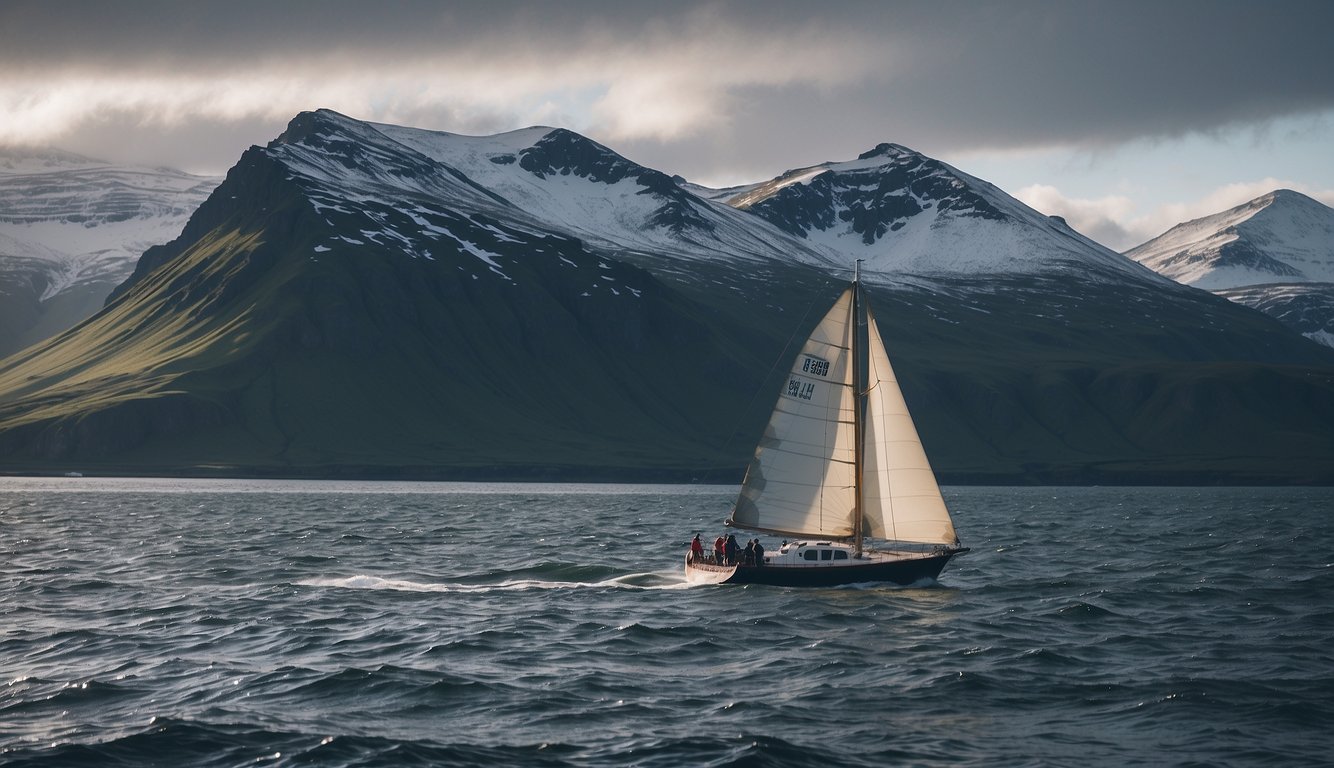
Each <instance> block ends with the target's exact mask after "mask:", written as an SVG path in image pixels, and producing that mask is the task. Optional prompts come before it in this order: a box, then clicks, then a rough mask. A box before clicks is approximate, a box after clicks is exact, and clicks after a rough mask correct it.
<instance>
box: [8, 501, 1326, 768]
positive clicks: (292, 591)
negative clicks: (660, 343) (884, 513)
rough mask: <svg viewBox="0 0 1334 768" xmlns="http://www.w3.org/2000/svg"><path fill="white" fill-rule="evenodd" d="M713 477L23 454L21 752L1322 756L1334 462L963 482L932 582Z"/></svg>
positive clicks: (816, 758) (1183, 761) (112, 759)
mask: <svg viewBox="0 0 1334 768" xmlns="http://www.w3.org/2000/svg"><path fill="white" fill-rule="evenodd" d="M732 494H733V490H732V489H730V488H720V487H697V486H681V487H675V486H592V485H582V486H577V485H468V484H443V483H441V484H388V483H320V482H284V481H266V482H258V481H201V480H128V479H121V480H105V479H94V478H69V479H63V478H62V479H44V480H40V479H4V480H0V638H2V639H0V765H5V766H28V765H42V766H48V765H51V766H54V765H60V766H64V765H73V766H159V765H160V766H257V765H258V766H265V765H275V766H295V765H301V766H307V765H315V766H416V765H479V766H480V765H487V766H497V765H501V766H504V765H518V766H529V765H531V766H820V767H821V768H827V767H828V766H831V765H840V766H884V765H920V766H1081V768H1087V766H1132V765H1149V766H1165V765H1182V766H1206V765H1209V766H1249V765H1274V766H1292V765H1301V766H1310V765H1330V764H1332V763H1334V736H1331V735H1330V732H1331V723H1334V567H1332V566H1331V563H1334V523H1332V522H1331V515H1334V489H1272V488H1210V489H1196V488H1176V489H1142V488H1129V489H1127V488H947V489H946V500H947V501H948V502H949V503H950V506H951V509H952V511H953V513H954V517H955V523H956V525H957V527H958V530H959V532H960V535H961V536H962V538H963V540H964V544H965V545H967V546H970V547H972V552H970V553H968V554H966V555H964V556H962V557H960V558H956V559H955V560H954V561H953V562H952V563H951V564H950V566H949V567H948V568H947V569H946V570H945V572H944V574H942V576H941V577H940V579H939V581H938V582H934V583H930V584H924V585H918V586H914V587H908V588H902V587H899V588H894V587H884V586H860V587H847V588H835V589H801V590H798V589H784V588H774V587H762V586H751V587H717V586H703V587H692V586H687V585H686V584H684V583H683V580H682V573H681V571H682V558H683V555H684V552H685V545H686V542H687V541H688V539H689V538H690V536H691V535H693V534H694V533H695V532H696V531H702V532H704V533H705V534H706V536H712V535H714V534H715V532H720V531H721V530H722V529H721V525H720V523H721V521H722V519H723V518H724V517H725V515H726V513H727V509H728V506H729V504H730V501H731V498H732Z"/></svg>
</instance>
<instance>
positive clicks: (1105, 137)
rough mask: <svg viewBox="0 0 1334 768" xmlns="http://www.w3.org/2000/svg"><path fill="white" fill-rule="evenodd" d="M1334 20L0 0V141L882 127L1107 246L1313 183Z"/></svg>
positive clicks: (216, 153) (668, 147) (979, 7)
mask: <svg viewBox="0 0 1334 768" xmlns="http://www.w3.org/2000/svg"><path fill="white" fill-rule="evenodd" d="M1331 30H1334V2H1330V1H1329V0H1275V1H1271V2H1256V1H1255V0H1249V1H1248V2H1232V1H1231V0H1189V1H1184V0H1183V1H1174V0H1152V1H1149V2H1143V1H1141V0H1107V1H1106V2H1080V1H1079V0H1060V1H1055V0H1053V1H1051V2H1029V1H1027V0H993V1H992V2H977V1H972V0H935V1H933V2H894V1H891V0H886V1H884V2H841V1H836V0H826V1H825V2H820V3H815V2H788V1H786V0H768V1H766V2H678V3H674V2H654V3H647V2H643V3H640V2H633V1H631V0H617V1H614V2H599V1H596V0H594V1H584V0H564V2H556V1H554V0H553V1H552V2H537V1H536V0H529V1H527V2H511V1H509V0H486V1H485V2H453V3H450V2H424V1H422V2H393V1H392V0H379V1H378V2H376V3H367V2H364V1H363V0H356V1H355V2H342V1H341V0H318V1H316V0H309V1H305V0H302V1H292V2H283V0H264V2H251V1H250V0H230V1H229V2H216V3H206V2H181V1H180V0H171V1H170V2H135V1H134V0H120V1H119V2H105V0H99V2H73V1H71V2H59V0H39V1H38V2H26V0H0V145H43V146H57V147H61V148H65V149H68V150H72V151H75V152H80V153H82V154H87V155H91V156H94V157H100V158H103V159H107V160H112V161H118V162H134V163H146V164H154V165H170V166H174V167H178V168H183V169H186V170H190V171H195V172H204V173H219V174H220V173H222V172H223V171H225V170H226V168H228V167H229V166H230V165H231V164H232V163H233V162H234V161H235V160H236V159H237V158H238V157H239V156H240V153H241V152H242V151H243V150H244V149H245V148H246V147H247V146H249V145H251V144H263V143H265V142H267V141H268V140H269V139H272V138H273V137H274V136H276V135H277V134H278V133H280V132H281V131H282V129H283V126H284V125H285V124H286V123H287V121H288V120H290V119H291V118H292V117H293V116H294V115H295V114H296V113H298V112H300V111H302V110H308V109H316V108H320V107H327V108H331V109H335V110H338V111H340V112H343V113H344V114H347V115H350V116H352V117H356V118H361V119H366V120H374V121H379V122H390V123H398V124H403V125H412V126H417V127H422V128H430V129H435V130H444V131H451V132H455V133H468V134H484V133H494V132H498V131H503V130H509V129H513V128H520V127H525V126H529V125H553V126H562V127H568V128H571V129H573V130H576V131H579V132H580V133H583V134H585V135H587V136H590V137H592V138H594V139H596V140H598V141H600V142H602V143H604V144H606V145H608V146H610V147H612V148H613V149H615V150H617V151H618V152H620V153H621V154H624V155H626V156H628V157H630V158H631V159H633V160H636V161H638V162H640V163H643V164H645V165H649V166H652V167H655V168H658V169H660V170H663V171H666V172H668V173H677V174H681V175H682V176H685V177H687V178H689V179H690V180H692V181H697V182H700V183H704V184H709V185H712V186H724V185H727V184H733V183H740V182H748V181H758V180H761V179H767V178H770V177H772V176H774V175H777V174H778V173H781V172H782V171H784V170H787V169H790V168H795V167H800V166H803V165H810V164H814V163H818V162H822V161H825V160H845V159H851V158H853V157H856V156H857V155H858V154H860V153H861V152H863V151H865V150H867V149H869V148H871V147H873V146H875V145H876V144H878V143H880V142H882V141H892V142H896V143H899V144H903V145H906V146H908V147H911V148H913V149H916V150H918V151H921V152H924V153H926V154H928V155H931V156H933V157H936V158H939V159H941V160H944V161H946V162H948V163H951V164H952V165H954V166H956V167H957V168H959V169H961V170H963V171H965V172H968V173H971V174H973V175H975V176H979V177H981V178H984V179H986V180H988V181H991V182H993V183H995V184H997V185H999V186H1000V187H1001V188H1003V189H1005V190H1006V191H1008V192H1010V193H1011V194H1013V195H1015V196H1016V197H1019V198H1020V199H1022V200H1024V201H1025V202H1027V203H1029V204H1030V205H1033V206H1034V207H1037V208H1038V209H1039V210H1042V211H1044V212H1046V213H1053V214H1060V215H1064V216H1065V217H1066V218H1067V219H1068V220H1069V221H1070V223H1071V224H1072V225H1073V226H1075V227H1076V228H1078V229H1080V230H1081V231H1083V232H1084V233H1085V234H1088V235H1089V236H1091V237H1093V238H1095V239H1097V240H1099V241H1101V242H1103V243H1105V244H1106V245H1109V246H1111V247H1113V248H1116V249H1123V248H1126V247H1129V246H1132V245H1136V244H1138V243H1139V242H1142V241H1143V240H1146V239H1148V238H1149V237H1152V236H1154V235H1157V234H1160V233H1161V232H1162V231H1164V230H1165V229H1167V228H1168V227H1169V226H1171V225H1172V224H1174V223H1176V222H1178V221H1182V220H1186V219H1189V218H1193V217H1196V216H1200V215H1205V214H1208V213H1213V212H1216V211H1219V210H1223V209H1225V208H1228V207H1230V206H1232V205H1236V204H1238V203H1241V202H1244V201H1246V200H1249V199H1251V198H1253V197H1256V196H1258V195H1260V194H1263V193H1264V192H1267V191H1270V190H1272V189H1275V188H1277V187H1288V188H1291V189H1296V190H1298V191H1302V192H1305V193H1306V194H1309V195H1311V196H1313V197H1315V198H1317V199H1320V200H1322V201H1323V202H1325V203H1326V204H1329V205H1334V45H1331V43H1330V40H1331Z"/></svg>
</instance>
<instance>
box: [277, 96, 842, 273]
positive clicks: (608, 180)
mask: <svg viewBox="0 0 1334 768" xmlns="http://www.w3.org/2000/svg"><path fill="white" fill-rule="evenodd" d="M331 131H332V132H339V133H340V134H344V135H351V136H355V137H356V142H355V144H353V143H348V142H345V141H341V140H334V141H324V140H323V139H321V138H320V137H321V136H322V135H326V134H327V133H328V132H331ZM271 149H272V151H273V152H275V153H276V154H277V155H278V156H280V157H282V158H283V159H284V161H285V162H288V163H289V164H290V165H291V167H292V168H293V170H294V172H295V173H298V174H301V175H303V176H304V177H306V178H308V179H309V180H310V181H311V182H312V183H313V184H314V185H315V186H319V185H330V186H331V189H332V194H333V195H335V196H337V197H340V198H345V197H346V196H347V195H348V194H349V193H350V192H354V191H355V192H356V194H358V195H361V196H362V197H361V199H362V200H364V201H366V202H370V203H373V204H383V202H384V201H385V192H386V190H387V189H393V190H395V191H396V192H398V193H400V195H401V193H402V192H411V193H413V194H414V200H413V203H412V205H413V206H415V208H414V209H413V210H405V211H403V212H404V213H405V214H406V221H407V223H408V224H409V231H408V232H406V233H404V232H391V231H389V230H390V229H392V225H391V224H390V223H389V222H388V221H387V220H383V219H382V220H380V221H370V222H367V226H366V230H365V231H367V232H375V231H377V230H380V231H383V232H385V234H384V235H383V236H384V237H388V238H390V239H400V240H401V239H402V238H403V237H412V236H415V234H416V233H415V232H414V231H413V230H412V229H411V227H412V226H416V225H418V218H419V217H423V216H425V217H428V218H429V216H430V215H432V210H433V208H432V206H435V207H437V208H438V207H440V206H454V207H457V206H460V205H462V206H467V207H470V208H472V209H475V210H478V211H491V212H494V213H496V214H498V215H503V216H505V218H507V219H509V220H511V221H513V222H515V223H516V224H522V225H527V226H529V227H531V229H532V230H533V231H541V232H550V231H552V230H558V231H560V232H562V233H564V234H567V235H569V236H572V237H578V238H580V239H581V240H584V241H587V242H589V243H593V244H597V245H599V246H604V247H608V248H613V249H616V250H618V251H633V252H637V253H640V254H644V255H648V254H653V255H659V256H668V257H671V258H676V259H679V258H684V259H695V258H700V257H701V256H704V257H706V258H712V259H729V260H749V261H772V260H774V259H775V258H781V259H783V260H787V261H799V262H803V263H809V264H816V265H824V266H827V265H828V262H827V259H826V258H825V257H824V256H822V255H821V254H820V253H818V252H816V251H814V250H812V249H810V248H807V247H804V246H803V245H800V244H798V245H797V246H796V247H795V248H794V247H793V244H792V243H791V242H790V239H789V238H786V237H783V236H782V235H781V233H779V232H776V231H775V230H774V228H773V227H771V226H769V225H767V224H766V223H765V222H763V221H760V220H757V219H756V218H755V217H753V216H748V215H745V214H744V213H742V212H739V211H737V210H735V209H733V208H731V207H729V206H725V205H717V204H714V203H711V202H709V201H707V200H702V199H701V198H700V197H698V196H696V195H693V194H690V193H689V192H688V191H686V190H684V189H682V188H681V187H680V186H678V184H677V183H676V181H674V180H673V179H672V178H671V177H668V176H667V175H665V174H663V173H662V172H660V171H656V170H653V169H651V168H646V167H644V166H641V165H638V164H637V163H634V162H632V161H630V160H628V159H626V158H624V157H622V156H620V155H618V154H616V153H615V152H613V151H611V150H610V149H608V148H606V147H604V146H602V145H601V144H598V143H597V142H594V141H592V140H590V139H587V138H585V137H583V136H580V135H579V134H577V133H574V132H572V131H568V130H565V129H560V128H546V127H534V128H526V129H523V130H519V131H511V132H508V133H502V134H498V135H495V136H463V135H459V134H451V133H444V132H438V131H424V130H420V129H415V128H404V127H400V126H394V125H384V124H377V123H364V122H360V121H356V120H352V119H350V118H347V117H344V116H343V115H339V114H337V113H334V112H329V111H327V110H321V111H319V112H316V113H309V114H307V115H303V116H302V117H299V118H297V120H295V121H293V123H292V125H291V126H290V127H289V129H288V131H287V132H285V133H284V134H283V136H282V137H280V138H279V139H278V141H277V142H276V143H275V145H274V146H273V147H272V148H271ZM371 168H373V169H374V171H372V172H369V173H367V172H363V171H357V170H354V169H371ZM318 197H319V194H318V193H316V195H315V198H316V199H317V201H318ZM391 197H392V196H391ZM432 200H433V201H438V202H435V203H433V202H429V201H432ZM318 204H319V203H318V202H317V205H318ZM336 212H338V213H344V214H346V213H348V211H336ZM425 231H427V232H430V231H431V230H430V228H429V227H427V228H426V230H425Z"/></svg>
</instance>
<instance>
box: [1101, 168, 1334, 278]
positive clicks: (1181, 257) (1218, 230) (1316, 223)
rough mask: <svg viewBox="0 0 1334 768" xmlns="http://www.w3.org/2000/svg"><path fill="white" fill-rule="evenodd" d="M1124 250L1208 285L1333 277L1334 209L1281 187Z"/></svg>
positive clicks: (1163, 271)
mask: <svg viewBox="0 0 1334 768" xmlns="http://www.w3.org/2000/svg"><path fill="white" fill-rule="evenodd" d="M1126 256H1128V257H1130V258H1132V259H1134V260H1135V261H1138V262H1140V263H1141V264H1144V265H1145V266H1147V267H1149V268H1150V269H1153V270H1154V271H1156V272H1159V273H1161V274H1163V275H1166V276H1167V277H1170V278H1172V279H1174V280H1176V281H1177V282H1181V283H1185V284H1186V285H1193V286H1195V287H1196V288H1204V289H1206V290H1223V289H1234V288H1242V287H1246V286H1253V285H1264V284H1269V283H1306V282H1334V209H1331V208H1329V207H1328V206H1326V205H1324V204H1323V203H1321V202H1320V201H1318V200H1315V199H1312V198H1310V197H1308V196H1306V195H1303V194H1302V193H1300V192H1296V191H1293V190H1291V189H1276V190H1274V191H1273V192H1268V193H1266V194H1263V195H1261V196H1259V197H1257V198H1255V199H1253V200H1249V201H1247V202H1245V203H1242V204H1241V205H1238V206H1235V207H1233V208H1229V209H1228V210H1226V211H1222V212H1220V213H1215V214H1210V215H1208V216H1202V217H1200V218H1198V219H1194V220H1192V221H1187V222H1184V223H1182V224H1178V225H1176V226H1175V227H1172V228H1171V229H1169V230H1168V231H1167V232H1164V233H1163V234H1161V235H1159V236H1158V237H1155V238H1154V239H1152V240H1149V241H1148V242H1146V243H1143V244H1141V245H1138V246H1136V247H1134V248H1132V249H1130V250H1129V251H1127V252H1126Z"/></svg>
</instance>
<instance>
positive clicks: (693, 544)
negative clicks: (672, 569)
mask: <svg viewBox="0 0 1334 768" xmlns="http://www.w3.org/2000/svg"><path fill="white" fill-rule="evenodd" d="M690 562H692V563H702V562H704V544H703V543H702V542H701V541H700V540H699V534H698V533H697V534H695V538H693V539H691V540H690Z"/></svg>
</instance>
